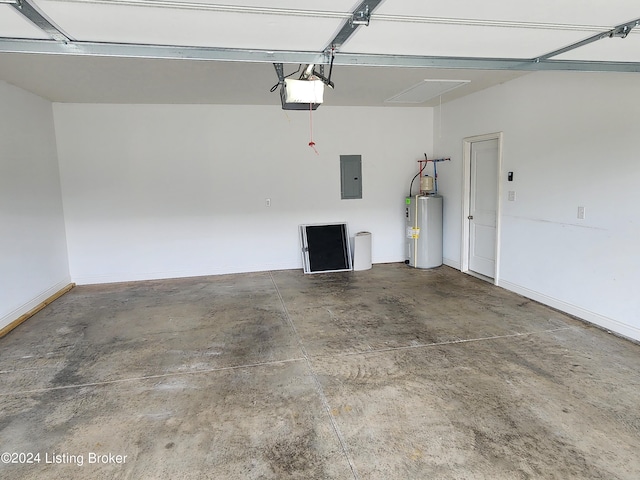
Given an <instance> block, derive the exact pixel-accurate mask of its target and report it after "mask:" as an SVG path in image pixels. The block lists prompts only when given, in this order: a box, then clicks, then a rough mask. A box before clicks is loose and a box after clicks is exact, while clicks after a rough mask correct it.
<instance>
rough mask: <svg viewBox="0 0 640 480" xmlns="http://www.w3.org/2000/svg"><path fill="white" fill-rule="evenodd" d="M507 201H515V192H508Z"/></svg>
mask: <svg viewBox="0 0 640 480" xmlns="http://www.w3.org/2000/svg"><path fill="white" fill-rule="evenodd" d="M507 199H508V200H509V201H510V202H515V201H516V192H515V191H513V190H509V194H508V197H507Z"/></svg>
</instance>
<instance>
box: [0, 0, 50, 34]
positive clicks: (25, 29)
mask: <svg viewBox="0 0 640 480" xmlns="http://www.w3.org/2000/svg"><path fill="white" fill-rule="evenodd" d="M0 37H6V38H29V39H37V40H50V39H51V37H50V36H49V35H47V34H46V33H45V32H44V31H43V30H41V29H40V28H38V27H36V26H35V25H34V24H33V23H31V22H30V21H29V20H28V19H27V18H26V17H25V16H24V15H22V14H20V12H18V11H17V10H16V9H15V8H14V7H12V6H11V5H9V4H0Z"/></svg>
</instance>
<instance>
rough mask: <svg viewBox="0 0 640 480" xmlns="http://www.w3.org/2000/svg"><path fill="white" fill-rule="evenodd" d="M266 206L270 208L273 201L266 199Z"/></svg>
mask: <svg viewBox="0 0 640 480" xmlns="http://www.w3.org/2000/svg"><path fill="white" fill-rule="evenodd" d="M264 204H265V206H267V207H270V206H271V199H270V198H266V199H265V201H264Z"/></svg>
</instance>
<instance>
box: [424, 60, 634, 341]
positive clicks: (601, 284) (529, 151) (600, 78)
mask: <svg viewBox="0 0 640 480" xmlns="http://www.w3.org/2000/svg"><path fill="white" fill-rule="evenodd" d="M638 93H640V89H639V83H638V76H637V74H610V73H599V74H597V73H593V74H589V73H575V72H574V73H559V72H538V73H534V74H531V75H527V76H525V77H521V78H518V79H516V80H513V81H510V82H507V83H505V84H503V85H499V86H496V87H493V88H490V89H488V90H485V91H482V92H478V93H476V94H474V95H471V96H468V97H465V98H462V99H460V100H457V101H453V102H450V103H448V104H445V105H443V107H442V112H441V113H440V112H438V111H436V112H435V114H434V117H435V119H436V122H437V123H438V125H436V127H435V139H434V141H435V144H436V147H435V154H436V155H443V156H451V157H452V162H446V163H442V164H439V165H438V168H439V170H438V174H439V178H440V181H439V187H440V190H441V193H443V195H444V196H445V205H446V206H445V212H446V218H445V242H444V243H445V251H444V256H445V259H446V262H447V263H448V264H450V265H457V266H459V265H460V239H461V222H462V220H461V215H462V211H461V209H462V182H461V179H462V139H463V138H464V137H468V136H473V135H480V134H485V133H492V132H498V131H502V132H504V156H503V162H504V163H503V168H502V170H503V171H502V180H501V185H502V189H503V195H502V198H501V199H500V200H501V202H502V203H501V204H502V218H501V220H502V232H501V241H502V248H501V252H500V260H501V269H500V272H499V275H500V279H501V280H500V285H501V286H504V287H506V288H508V289H511V290H514V291H517V292H519V293H522V294H524V295H526V296H529V297H530V298H534V299H536V300H539V301H542V302H544V303H547V304H549V305H552V306H555V307H557V308H560V309H562V310H564V311H567V312H570V313H573V314H575V315H577V316H579V317H581V318H583V319H586V320H588V321H591V322H593V323H596V324H599V325H601V326H604V327H606V328H609V329H611V330H613V331H616V332H618V333H621V334H623V335H626V336H628V337H631V338H635V339H640V295H638V293H639V290H638V287H639V286H640V253H639V252H640V250H639V245H640V210H639V209H638V206H639V205H640V190H639V188H638V185H640V148H639V145H640V144H639V143H638V135H639V133H640V115H639V113H640V95H638ZM440 116H441V118H442V123H441V124H439V118H440ZM508 171H513V172H514V175H515V181H513V182H507V181H506V172H508ZM508 190H515V191H516V193H517V197H516V201H515V202H509V201H507V198H506V196H507V191H508ZM578 206H584V207H585V208H586V218H585V219H584V220H578V219H577V209H578Z"/></svg>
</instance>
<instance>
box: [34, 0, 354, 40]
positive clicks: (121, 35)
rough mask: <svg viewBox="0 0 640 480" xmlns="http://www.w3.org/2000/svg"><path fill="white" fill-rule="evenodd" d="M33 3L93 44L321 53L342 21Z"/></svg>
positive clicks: (75, 35) (48, 0) (43, 0)
mask: <svg viewBox="0 0 640 480" xmlns="http://www.w3.org/2000/svg"><path fill="white" fill-rule="evenodd" d="M37 5H38V6H39V7H40V8H41V10H42V11H43V12H44V13H45V14H46V15H48V16H49V18H51V19H52V20H53V21H54V22H55V23H56V24H58V25H59V26H60V27H61V28H62V29H63V30H64V31H65V32H67V33H68V34H69V35H71V36H72V37H73V38H75V39H76V40H80V41H92V42H117V43H142V44H158V45H178V46H202V47H219V48H259V49H266V50H292V49H293V50H310V51H322V50H323V49H324V47H325V46H326V43H327V42H328V41H329V40H330V39H331V38H333V37H332V36H333V34H334V33H335V32H336V31H337V29H338V27H339V26H340V24H341V22H342V21H343V20H344V19H343V18H340V17H323V18H314V17H311V16H288V15H275V14H259V13H237V12H224V11H222V12H221V11H208V10H197V9H176V8H163V7H147V6H145V7H138V6H129V5H112V4H109V5H107V4H103V3H88V2H59V1H52V0H38V2H37Z"/></svg>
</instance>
